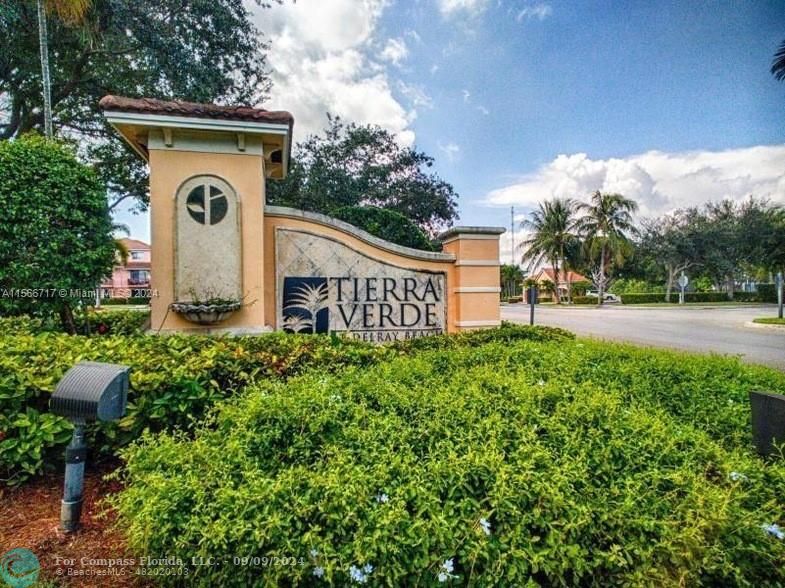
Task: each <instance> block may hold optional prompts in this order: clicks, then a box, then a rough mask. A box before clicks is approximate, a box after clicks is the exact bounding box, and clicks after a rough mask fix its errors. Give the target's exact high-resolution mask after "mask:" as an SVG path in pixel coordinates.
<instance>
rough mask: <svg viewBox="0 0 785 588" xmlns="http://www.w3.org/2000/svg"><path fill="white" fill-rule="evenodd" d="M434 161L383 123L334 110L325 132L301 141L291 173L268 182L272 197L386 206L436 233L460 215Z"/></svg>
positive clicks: (316, 204) (301, 203) (322, 208)
mask: <svg viewBox="0 0 785 588" xmlns="http://www.w3.org/2000/svg"><path fill="white" fill-rule="evenodd" d="M433 162H434V160H433V158H432V157H430V156H428V155H426V154H425V153H422V152H420V151H416V150H415V149H412V148H409V147H402V146H401V145H400V144H399V143H398V142H397V141H396V137H395V135H393V134H392V133H390V132H389V131H386V130H385V129H382V128H381V127H379V126H375V125H357V124H354V123H349V124H345V123H344V122H343V121H342V120H341V119H340V118H338V117H334V116H330V115H328V127H327V129H326V130H325V132H324V134H323V135H312V136H310V137H308V139H306V140H305V141H304V142H302V143H300V144H299V145H298V146H297V149H296V153H295V158H294V161H293V162H292V164H291V165H290V172H289V176H288V177H287V179H286V180H284V181H283V182H268V183H267V198H268V201H269V202H270V203H272V204H279V205H283V206H292V207H295V208H301V209H305V210H313V211H315V212H321V213H324V214H332V213H334V211H336V210H338V209H341V208H343V207H346V206H376V207H378V208H386V209H389V210H393V211H395V212H399V213H401V214H402V215H404V216H405V217H407V218H409V219H411V220H412V221H413V222H414V223H415V224H417V225H418V226H419V227H420V228H421V229H422V230H424V231H425V232H426V233H428V234H430V235H433V234H434V233H436V232H437V231H438V230H439V229H441V228H443V227H444V226H445V225H446V224H448V223H449V222H450V221H452V220H453V219H455V218H457V216H458V213H457V208H456V199H457V194H456V193H455V190H454V189H453V187H452V186H451V185H450V184H448V183H447V182H445V181H444V180H442V179H441V178H440V177H439V176H438V175H436V174H435V173H433V172H431V171H429V168H431V167H432V166H433Z"/></svg>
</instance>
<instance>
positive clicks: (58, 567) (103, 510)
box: [0, 462, 150, 588]
mask: <svg viewBox="0 0 785 588" xmlns="http://www.w3.org/2000/svg"><path fill="white" fill-rule="evenodd" d="M118 465H119V464H118V463H117V462H104V463H102V464H100V465H97V466H93V467H90V464H88V470H87V471H86V472H85V489H84V503H83V506H82V518H81V522H82V525H81V527H80V529H79V530H78V531H77V532H76V533H72V534H66V533H63V531H61V530H60V528H59V524H60V499H61V498H62V493H63V473H62V472H60V473H59V474H57V475H48V476H45V477H42V478H38V479H36V480H32V481H30V482H28V483H27V484H24V485H23V486H21V487H19V488H12V489H8V488H3V487H0V553H5V552H6V551H8V550H9V549H14V548H17V547H24V548H27V549H29V550H31V551H32V552H33V553H35V554H36V556H37V557H38V560H39V562H40V564H41V574H40V578H41V579H42V580H49V581H51V582H53V583H54V584H56V585H58V586H87V587H90V586H96V587H108V586H112V587H115V588H122V587H126V586H134V587H138V586H149V585H150V581H149V579H147V578H141V577H139V576H138V575H137V574H136V573H134V572H135V570H136V566H133V565H131V566H123V565H120V564H112V565H101V563H100V562H95V561H92V560H96V559H100V560H107V559H115V560H116V559H123V558H126V559H127V558H131V557H133V555H132V554H130V553H129V551H128V548H127V546H126V544H125V541H124V539H123V536H122V534H121V533H120V532H119V531H118V530H117V529H114V528H113V524H114V522H115V519H116V517H115V513H114V512H112V510H111V509H109V508H108V507H107V506H106V505H105V504H103V500H104V498H105V497H106V496H108V495H109V494H112V493H114V492H117V491H118V490H120V488H121V487H122V485H121V484H120V482H118V481H116V480H112V481H107V480H104V479H103V478H104V476H106V474H108V473H110V472H111V471H113V470H115V469H116V468H117V467H118ZM58 558H59V559H58ZM68 560H71V561H68ZM123 570H124V571H123Z"/></svg>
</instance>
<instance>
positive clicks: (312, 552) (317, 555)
mask: <svg viewBox="0 0 785 588" xmlns="http://www.w3.org/2000/svg"><path fill="white" fill-rule="evenodd" d="M308 553H310V554H311V557H319V550H318V549H311V551H309V552H308Z"/></svg>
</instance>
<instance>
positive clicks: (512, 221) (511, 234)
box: [510, 206, 515, 265]
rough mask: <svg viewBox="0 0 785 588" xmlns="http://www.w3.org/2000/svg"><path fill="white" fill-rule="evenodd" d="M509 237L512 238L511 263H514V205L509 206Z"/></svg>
mask: <svg viewBox="0 0 785 588" xmlns="http://www.w3.org/2000/svg"><path fill="white" fill-rule="evenodd" d="M510 238H511V239H512V253H511V254H510V257H512V265H515V207H514V206H510Z"/></svg>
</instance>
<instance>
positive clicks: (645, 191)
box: [485, 145, 785, 216]
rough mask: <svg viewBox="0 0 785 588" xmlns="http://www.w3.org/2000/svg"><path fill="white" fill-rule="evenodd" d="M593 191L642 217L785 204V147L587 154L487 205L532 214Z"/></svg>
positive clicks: (559, 162) (551, 166) (529, 178)
mask: <svg viewBox="0 0 785 588" xmlns="http://www.w3.org/2000/svg"><path fill="white" fill-rule="evenodd" d="M595 190H601V191H603V192H619V193H621V194H624V195H625V196H627V197H628V198H633V199H634V200H636V201H637V202H638V205H639V207H640V210H639V215H641V216H654V215H659V214H663V213H666V212H670V211H672V210H675V209H677V208H683V207H687V206H693V205H700V204H703V203H704V202H708V201H710V200H714V201H716V200H721V199H723V198H731V199H733V200H741V199H743V198H745V197H747V196H749V195H754V196H757V197H767V198H770V199H771V200H773V201H776V202H780V203H783V204H785V145H772V146H758V147H748V148H740V149H729V150H727V151H686V152H677V153H664V152H661V151H647V152H646V153H642V154H639V155H632V156H629V157H624V158H610V159H591V158H589V156H587V155H586V154H585V153H575V154H572V155H559V156H558V157H556V158H555V159H554V160H553V161H551V162H549V163H547V164H545V165H543V166H541V167H540V168H539V169H538V170H537V171H536V172H534V173H532V174H529V175H526V176H523V177H522V178H520V180H519V181H517V182H515V183H511V184H510V185H508V186H505V187H502V188H499V189H497V190H493V191H492V192H490V193H489V194H488V195H487V196H486V197H485V202H486V203H487V204H490V205H499V206H500V205H507V206H509V205H515V206H521V207H526V208H532V207H535V206H536V205H537V203H538V202H541V201H542V200H545V199H548V198H553V197H564V196H569V197H573V198H578V199H585V198H586V197H587V196H588V195H589V194H590V193H591V192H593V191H595Z"/></svg>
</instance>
